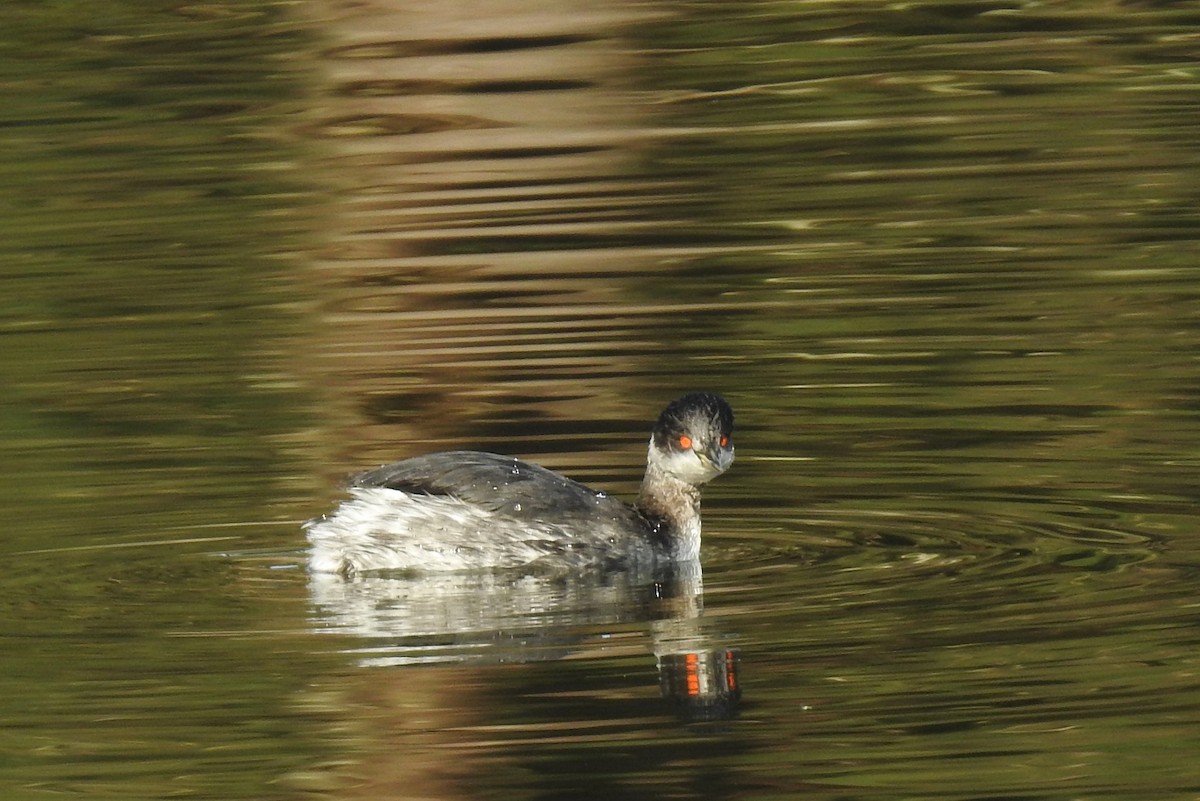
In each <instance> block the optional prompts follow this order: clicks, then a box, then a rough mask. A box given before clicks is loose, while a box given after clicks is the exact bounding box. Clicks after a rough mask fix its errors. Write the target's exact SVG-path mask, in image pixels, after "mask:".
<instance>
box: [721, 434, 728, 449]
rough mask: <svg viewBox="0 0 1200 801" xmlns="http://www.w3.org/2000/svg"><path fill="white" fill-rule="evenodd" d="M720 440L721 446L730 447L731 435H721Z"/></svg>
mask: <svg viewBox="0 0 1200 801" xmlns="http://www.w3.org/2000/svg"><path fill="white" fill-rule="evenodd" d="M720 442H721V447H722V448H728V447H729V437H725V436H723V437H721V440H720Z"/></svg>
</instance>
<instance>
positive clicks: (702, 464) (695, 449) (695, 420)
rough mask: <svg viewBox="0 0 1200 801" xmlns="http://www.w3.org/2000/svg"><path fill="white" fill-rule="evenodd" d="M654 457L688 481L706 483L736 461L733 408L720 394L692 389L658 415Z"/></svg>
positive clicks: (652, 443)
mask: <svg viewBox="0 0 1200 801" xmlns="http://www.w3.org/2000/svg"><path fill="white" fill-rule="evenodd" d="M651 445H652V447H651V458H655V454H657V458H658V460H659V463H660V464H661V466H662V467H663V468H664V469H665V470H666V471H667V472H668V473H671V474H672V475H674V476H676V477H677V478H680V479H682V480H684V481H687V482H688V483H689V484H703V483H705V482H707V481H710V480H712V479H713V478H715V477H716V476H718V475H720V474H721V473H724V472H725V471H726V470H728V469H729V466H730V465H731V464H733V409H731V408H729V404H728V403H726V402H725V399H724V398H722V397H721V396H720V395H714V394H712V393H711V392H692V393H689V394H687V395H684V396H683V397H681V398H677V399H676V400H673V401H671V403H670V404H669V405H668V406H667V408H665V409H663V411H662V414H660V415H659V416H658V422H656V423H655V424H654V434H653V437H652V438H651Z"/></svg>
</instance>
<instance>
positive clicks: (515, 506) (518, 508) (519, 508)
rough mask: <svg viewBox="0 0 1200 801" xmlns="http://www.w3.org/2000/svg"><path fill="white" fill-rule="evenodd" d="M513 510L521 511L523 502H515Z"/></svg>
mask: <svg viewBox="0 0 1200 801" xmlns="http://www.w3.org/2000/svg"><path fill="white" fill-rule="evenodd" d="M513 511H514V512H519V511H521V504H519V503H514V504H513Z"/></svg>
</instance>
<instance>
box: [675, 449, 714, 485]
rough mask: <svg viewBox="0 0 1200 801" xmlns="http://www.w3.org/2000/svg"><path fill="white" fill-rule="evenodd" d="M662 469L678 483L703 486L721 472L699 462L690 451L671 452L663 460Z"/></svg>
mask: <svg viewBox="0 0 1200 801" xmlns="http://www.w3.org/2000/svg"><path fill="white" fill-rule="evenodd" d="M663 468H664V469H665V470H666V471H667V473H669V474H671V475H672V476H674V477H675V478H678V479H679V480H680V481H686V482H687V483H689V484H704V483H706V482H708V481H711V480H713V479H714V478H716V477H717V476H718V475H720V473H721V471H720V470H718V469H716V468H715V467H713V466H712V465H710V464H706V463H704V462H702V461H700V457H699V456H697V455H696V454H695V453H693V452H692V451H690V450H688V451H679V452H672V453H670V454H668V455H667V457H666V458H665V459H664V460H663Z"/></svg>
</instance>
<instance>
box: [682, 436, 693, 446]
mask: <svg viewBox="0 0 1200 801" xmlns="http://www.w3.org/2000/svg"><path fill="white" fill-rule="evenodd" d="M679 447H681V448H690V447H692V438H691V437H689V436H688V435H687V434H681V435H680V436H679Z"/></svg>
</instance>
